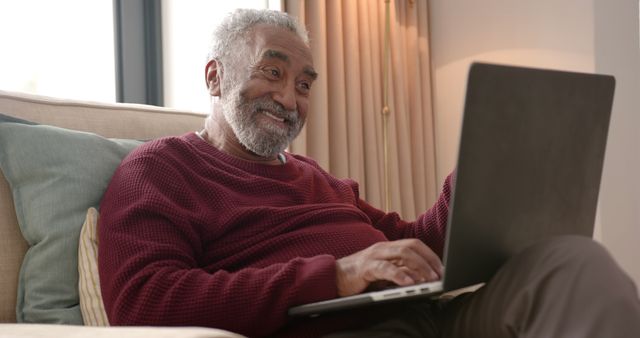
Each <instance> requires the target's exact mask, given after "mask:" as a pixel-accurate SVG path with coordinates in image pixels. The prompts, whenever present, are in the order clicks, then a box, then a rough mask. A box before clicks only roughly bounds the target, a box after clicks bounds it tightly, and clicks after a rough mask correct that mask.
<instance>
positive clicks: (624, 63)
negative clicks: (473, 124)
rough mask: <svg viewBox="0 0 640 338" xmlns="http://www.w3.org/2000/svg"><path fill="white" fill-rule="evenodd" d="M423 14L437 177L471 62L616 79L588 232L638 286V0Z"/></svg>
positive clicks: (466, 1) (442, 6) (490, 2)
mask: <svg viewBox="0 0 640 338" xmlns="http://www.w3.org/2000/svg"><path fill="white" fill-rule="evenodd" d="M429 10H430V13H429V17H430V27H431V53H432V66H433V73H432V74H433V80H434V110H435V115H436V117H435V125H436V151H437V171H438V172H437V175H438V177H439V178H440V179H442V178H444V177H445V175H446V174H447V173H448V172H449V171H451V170H452V169H453V167H454V166H455V163H456V157H457V152H458V137H459V131H460V123H461V117H462V109H463V104H464V92H465V90H466V87H465V84H466V76H467V71H468V67H469V65H470V63H471V62H472V61H486V62H497V63H507V64H514V65H524V66H533V67H545V68H555V69H565V70H573V71H582V72H595V71H601V72H607V73H611V74H614V75H616V76H618V77H619V79H618V88H617V92H616V102H615V104H614V105H615V106H614V113H613V114H614V118H613V120H612V125H611V129H610V140H609V144H608V148H607V158H606V160H605V170H604V171H605V173H604V176H603V183H602V192H601V196H600V199H601V201H600V207H599V212H598V216H597V220H598V221H597V222H596V232H595V236H596V238H597V239H599V240H601V241H602V242H603V243H604V244H605V245H606V246H607V247H608V248H609V249H610V251H612V253H613V254H614V256H615V257H616V259H617V260H618V261H619V262H620V263H621V264H622V266H623V268H624V269H625V270H626V271H628V272H629V273H630V274H631V275H632V277H633V278H634V279H635V281H636V283H637V284H640V263H635V264H634V262H633V260H634V258H635V257H634V253H635V255H637V254H638V253H640V249H638V248H635V247H634V246H633V245H631V244H632V243H631V242H633V241H637V240H638V239H640V235H638V226H639V225H640V224H639V222H638V217H639V215H640V211H638V209H639V208H638V207H639V206H640V205H639V204H638V201H639V198H638V196H639V195H640V184H638V183H637V182H638V181H639V180H640V178H637V176H636V177H634V176H632V174H633V173H638V172H640V170H638V169H640V166H639V165H638V160H637V159H638V156H637V154H638V152H639V150H638V146H639V144H638V142H637V140H638V138H637V136H636V135H638V127H637V126H638V125H639V124H640V123H639V120H638V115H637V114H635V113H636V112H637V110H638V109H637V108H636V109H635V110H633V107H638V104H637V97H638V96H639V95H640V91H639V90H638V76H637V74H638V69H639V68H638V62H639V61H638V60H639V59H638V2H637V0H615V1H611V0H563V1H557V0H539V1H510V0H484V1H472V0H435V1H431V2H430V8H429ZM601 11H602V13H601ZM634 27H635V30H633V29H634ZM622 32H624V33H622ZM620 34H622V37H621V36H620ZM634 39H635V40H634ZM612 50H613V51H615V52H614V53H613V54H610V53H611V52H612ZM634 51H635V52H634ZM634 58H635V59H634ZM630 74H636V75H635V77H634V76H633V75H630ZM634 79H635V80H634ZM634 81H635V82H634ZM634 86H635V87H634ZM633 93H635V94H633ZM634 100H635V101H634ZM633 126H635V127H633ZM632 154H636V155H635V159H634V160H631V161H629V157H630V156H633V155H632ZM629 162H631V163H629ZM633 180H635V183H631V184H630V182H631V181H633ZM625 183H626V184H625ZM621 204H622V206H621ZM634 206H635V208H634ZM627 236H631V237H627Z"/></svg>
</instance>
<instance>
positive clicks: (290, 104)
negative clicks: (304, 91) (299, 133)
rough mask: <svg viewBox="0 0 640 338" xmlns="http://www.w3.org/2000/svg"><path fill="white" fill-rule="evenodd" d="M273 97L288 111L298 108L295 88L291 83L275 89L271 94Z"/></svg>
mask: <svg viewBox="0 0 640 338" xmlns="http://www.w3.org/2000/svg"><path fill="white" fill-rule="evenodd" d="M273 99H274V100H275V101H276V102H278V103H280V104H281V105H282V107H284V109H286V110H288V111H293V110H296V109H297V108H298V105H297V103H296V90H295V88H294V87H293V86H292V85H285V86H282V88H280V89H279V90H276V91H275V92H274V94H273Z"/></svg>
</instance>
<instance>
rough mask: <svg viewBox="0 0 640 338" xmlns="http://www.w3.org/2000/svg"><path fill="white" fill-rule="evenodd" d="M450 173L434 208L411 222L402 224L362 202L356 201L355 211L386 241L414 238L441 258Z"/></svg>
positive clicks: (395, 214)
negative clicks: (370, 222) (368, 219)
mask: <svg viewBox="0 0 640 338" xmlns="http://www.w3.org/2000/svg"><path fill="white" fill-rule="evenodd" d="M454 173H455V172H454ZM454 173H451V174H449V176H447V178H446V179H445V182H444V184H443V187H442V191H441V192H440V195H439V196H438V200H437V201H436V202H435V204H434V205H433V206H432V207H431V208H430V209H429V210H427V211H426V212H425V213H423V214H422V215H420V216H419V217H418V219H417V220H415V221H414V222H406V221H403V220H402V219H400V216H399V215H398V214H397V213H395V212H391V213H385V212H383V211H381V210H379V209H376V208H374V207H373V206H371V205H369V204H368V203H367V202H365V201H363V200H362V199H360V200H359V201H358V207H359V208H360V209H361V210H362V211H364V212H365V213H366V214H367V215H368V216H369V218H370V219H371V221H372V223H373V225H374V226H375V227H376V228H377V229H379V230H380V231H382V232H383V233H384V234H385V236H387V238H388V239H389V240H397V239H403V238H418V239H420V240H422V241H423V242H424V243H425V244H426V245H427V246H429V248H431V250H433V251H434V252H435V253H436V254H437V255H438V256H439V257H440V258H442V255H443V252H444V240H445V236H446V233H447V219H448V216H449V201H450V199H451V185H452V182H451V180H452V176H454Z"/></svg>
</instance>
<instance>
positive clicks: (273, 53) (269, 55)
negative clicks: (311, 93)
mask: <svg viewBox="0 0 640 338" xmlns="http://www.w3.org/2000/svg"><path fill="white" fill-rule="evenodd" d="M262 58H263V59H279V60H282V61H284V62H286V63H289V62H290V61H289V56H288V55H287V54H285V53H283V52H281V51H277V50H274V49H267V50H266V51H265V52H264V53H263V54H262ZM302 71H303V72H304V73H305V74H306V75H307V76H309V77H310V78H311V79H313V80H315V79H316V78H317V77H318V73H316V71H315V70H313V67H310V66H307V67H304V69H303V70H302Z"/></svg>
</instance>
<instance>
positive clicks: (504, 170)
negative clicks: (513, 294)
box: [289, 63, 615, 317]
mask: <svg viewBox="0 0 640 338" xmlns="http://www.w3.org/2000/svg"><path fill="white" fill-rule="evenodd" d="M614 87H615V79H614V78H613V77H612V76H608V75H598V74H585V73H575V72H565V71H557V70H545V69H534V68H523V67H513V66H506V65H496V64H486V63H474V64H472V65H471V67H470V70H469V76H468V80H467V93H466V99H465V108H464V117H463V122H462V131H461V138H460V148H459V154H458V165H457V170H456V172H455V176H454V181H453V182H454V184H453V194H452V196H451V202H450V210H449V218H448V224H447V227H448V228H447V236H446V243H445V250H444V262H443V264H444V265H445V274H444V277H443V279H442V280H441V281H437V282H431V283H424V284H416V285H412V286H408V287H396V288H390V289H385V290H381V291H374V292H367V293H362V294H359V295H355V296H350V297H343V298H337V299H332V300H327V301H322V302H316V303H311V304H305V305H301V306H295V307H292V308H290V309H289V315H290V316H312V317H313V316H318V315H320V314H323V313H325V312H333V311H338V310H346V309H352V308H356V307H362V306H368V305H372V304H381V303H386V302H398V301H404V300H414V299H417V298H422V297H433V296H437V295H439V294H441V293H443V292H447V291H451V290H456V289H460V288H464V287H467V286H471V285H476V284H480V283H484V282H487V281H488V280H489V279H490V278H491V277H492V276H493V275H494V274H495V273H496V272H497V270H498V269H499V268H500V267H501V266H502V265H503V264H504V263H505V262H506V261H507V260H508V259H509V257H511V256H513V255H515V254H517V253H518V252H520V251H522V250H523V249H525V248H527V247H528V246H530V245H532V244H534V243H535V242H537V241H540V240H543V239H545V238H548V237H551V236H558V235H582V236H588V237H591V236H592V235H593V227H594V218H595V214H596V205H597V201H598V192H599V189H600V177H601V174H602V165H603V159H604V153H605V146H606V141H607V132H608V128H609V117H610V114H611V106H612V103H613V93H614Z"/></svg>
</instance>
